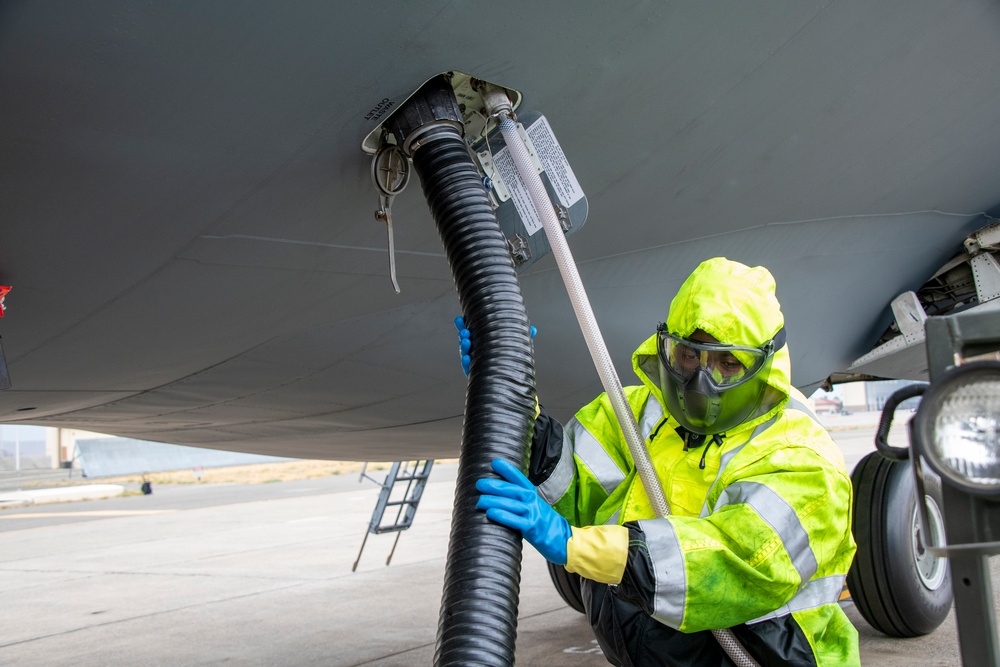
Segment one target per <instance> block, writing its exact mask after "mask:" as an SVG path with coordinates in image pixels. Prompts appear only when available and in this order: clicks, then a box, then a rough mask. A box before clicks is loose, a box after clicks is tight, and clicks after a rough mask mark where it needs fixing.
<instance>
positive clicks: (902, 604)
mask: <svg viewBox="0 0 1000 667" xmlns="http://www.w3.org/2000/svg"><path fill="white" fill-rule="evenodd" d="M851 482H852V484H853V485H854V521H853V525H852V530H853V532H854V539H855V541H856V542H857V543H858V552H857V554H856V555H855V557H854V563H853V564H852V565H851V569H850V572H849V573H848V575H847V588H848V589H849V590H850V592H851V597H852V598H853V600H854V602H855V604H856V605H857V607H858V611H859V612H861V615H862V616H863V617H864V619H865V620H866V621H868V623H869V624H871V626H872V627H873V628H875V629H876V630H878V631H880V632H884V633H885V634H887V635H890V636H892V637H916V636H919V635H925V634H927V633H929V632H931V631H932V630H934V629H935V628H937V627H938V626H939V625H940V624H941V622H942V621H944V619H945V617H946V616H947V615H948V611H949V610H950V609H951V604H952V591H951V576H950V574H949V570H948V561H947V559H946V558H939V557H937V556H933V555H931V554H930V553H928V552H927V551H925V550H924V548H923V546H922V545H921V542H920V530H921V529H920V517H919V514H918V510H917V504H916V492H915V489H914V484H913V473H912V472H911V471H910V464H909V463H908V462H905V461H889V460H887V459H884V458H882V456H880V455H879V454H878V452H872V453H871V454H869V455H868V456H866V457H864V458H863V459H861V461H860V462H859V463H858V465H857V467H855V469H854V472H853V473H852V475H851ZM925 483H926V488H925V491H926V493H927V496H929V497H930V499H931V500H930V502H929V505H930V511H929V513H928V514H929V516H928V523H929V524H930V525H929V530H930V531H931V533H932V536H931V537H932V538H933V539H932V540H930V541H931V542H934V543H940V542H942V541H943V540H942V536H943V535H944V520H943V519H942V515H941V511H940V509H939V508H940V502H939V499H940V497H941V486H940V484H941V483H940V481H939V480H937V479H932V478H930V477H928V478H927V479H926V482H925Z"/></svg>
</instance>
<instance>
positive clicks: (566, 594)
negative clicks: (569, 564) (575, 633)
mask: <svg viewBox="0 0 1000 667" xmlns="http://www.w3.org/2000/svg"><path fill="white" fill-rule="evenodd" d="M546 565H548V566H549V577H551V578H552V583H553V585H555V587H556V591H557V592H558V593H559V597H561V598H562V599H563V600H564V601H565V602H566V604H568V605H569V606H570V608H571V609H574V610H576V611H578V612H580V613H581V614H584V613H586V609H585V608H584V606H583V595H582V594H581V592H580V584H581V581H580V575H578V574H576V573H574V572H569V571H567V570H566V568H564V567H563V566H562V565H555V564H553V563H546Z"/></svg>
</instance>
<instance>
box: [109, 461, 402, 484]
mask: <svg viewBox="0 0 1000 667" xmlns="http://www.w3.org/2000/svg"><path fill="white" fill-rule="evenodd" d="M363 465H364V464H363V463H358V462H355V461H307V460H302V461H283V462H281V463H257V464H253V465H245V466H232V467H229V468H204V469H202V470H172V471H169V472H154V473H148V474H146V475H145V476H143V475H126V476H123V477H105V478H102V479H100V480H99V482H100V483H101V484H142V482H143V479H144V478H145V479H147V480H149V481H150V482H152V483H153V484H154V485H157V484H267V483H270V482H289V481H293V480H297V479H314V478H316V477H329V476H331V475H349V474H358V473H360V472H361V466H363ZM390 465H391V464H389V463H369V464H368V471H377V470H388V469H389V466H390Z"/></svg>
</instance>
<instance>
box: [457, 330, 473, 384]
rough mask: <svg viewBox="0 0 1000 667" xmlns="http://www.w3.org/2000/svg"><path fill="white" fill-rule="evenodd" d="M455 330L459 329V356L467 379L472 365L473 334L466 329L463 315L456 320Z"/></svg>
mask: <svg viewBox="0 0 1000 667" xmlns="http://www.w3.org/2000/svg"><path fill="white" fill-rule="evenodd" d="M455 328H456V329H458V356H459V357H461V359H462V371H463V372H464V373H465V377H469V365H470V364H472V357H471V356H470V355H469V351H470V350H471V349H472V332H471V331H469V330H468V329H466V328H465V318H464V317H462V316H461V315H460V316H458V317H456V318H455Z"/></svg>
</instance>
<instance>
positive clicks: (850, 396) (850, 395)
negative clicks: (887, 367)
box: [813, 380, 918, 412]
mask: <svg viewBox="0 0 1000 667" xmlns="http://www.w3.org/2000/svg"><path fill="white" fill-rule="evenodd" d="M911 384H915V383H914V382H913V381H912V380H880V381H878V382H846V383H844V384H841V385H838V386H837V388H838V390H839V394H840V396H841V399H842V401H843V405H842V409H843V411H844V412H880V411H881V410H882V408H883V407H884V406H885V402H886V401H887V400H888V399H889V397H890V396H891V395H892V394H893V393H895V392H896V391H897V390H899V389H902V388H903V387H906V386H908V385H911ZM825 398H830V397H824V398H823V399H820V398H817V399H813V403H814V409H815V410H816V411H817V412H819V411H820V408H819V407H818V406H816V405H815V403H816V402H817V401H819V400H824V399H825ZM917 400H918V399H916V398H912V399H910V400H908V401H904V402H903V404H902V406H901V407H903V408H909V407H914V406H916V403H917Z"/></svg>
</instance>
